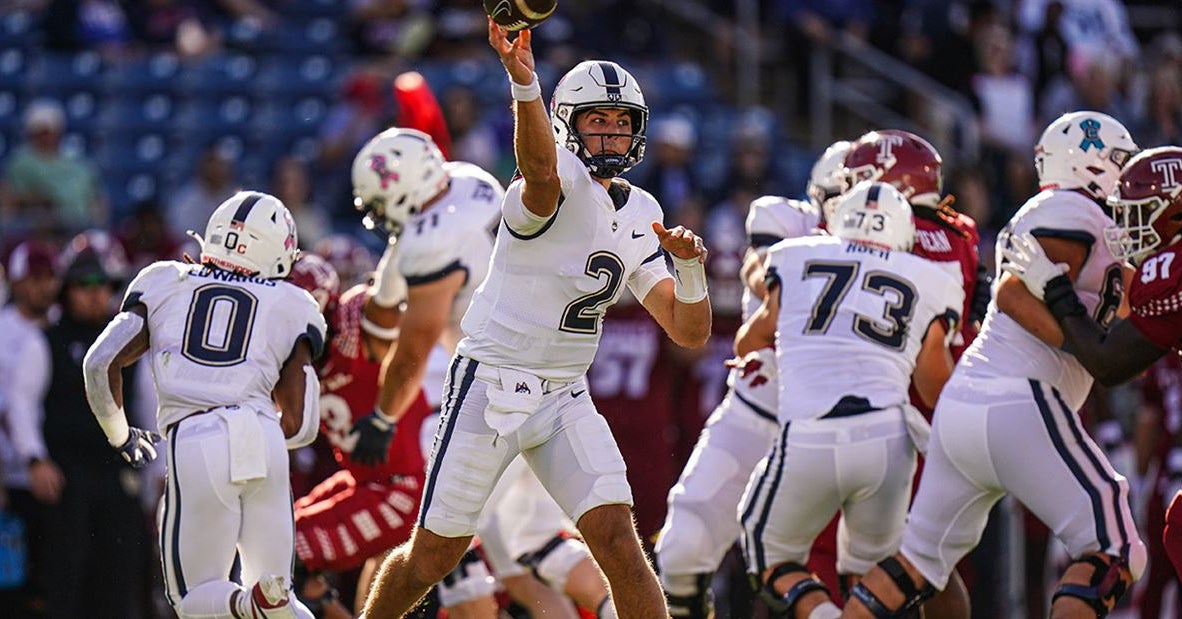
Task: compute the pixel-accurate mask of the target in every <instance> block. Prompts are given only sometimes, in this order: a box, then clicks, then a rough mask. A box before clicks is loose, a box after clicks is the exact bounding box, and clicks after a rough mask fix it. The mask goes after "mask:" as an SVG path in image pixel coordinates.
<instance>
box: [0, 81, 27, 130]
mask: <svg viewBox="0 0 1182 619" xmlns="http://www.w3.org/2000/svg"><path fill="white" fill-rule="evenodd" d="M21 114H22V109H21V100H20V98H19V97H18V96H17V94H16V93H15V92H13V91H11V90H0V131H11V132H13V134H14V135H19V134H20V131H21V124H22V122H21Z"/></svg>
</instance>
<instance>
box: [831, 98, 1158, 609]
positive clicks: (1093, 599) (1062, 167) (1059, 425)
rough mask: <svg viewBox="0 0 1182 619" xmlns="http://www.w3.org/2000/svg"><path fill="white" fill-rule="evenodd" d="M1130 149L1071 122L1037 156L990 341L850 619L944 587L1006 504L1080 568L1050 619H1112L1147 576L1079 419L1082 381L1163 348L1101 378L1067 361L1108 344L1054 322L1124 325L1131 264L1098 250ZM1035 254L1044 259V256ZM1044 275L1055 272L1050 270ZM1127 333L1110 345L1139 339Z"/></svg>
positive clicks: (1002, 261)
mask: <svg viewBox="0 0 1182 619" xmlns="http://www.w3.org/2000/svg"><path fill="white" fill-rule="evenodd" d="M1137 150H1138V148H1137V145H1136V143H1135V142H1133V139H1132V138H1131V137H1130V136H1129V132H1128V130H1127V129H1125V127H1124V126H1123V125H1121V124H1120V123H1119V122H1118V121H1117V120H1115V119H1113V118H1112V117H1110V116H1107V115H1105V114H1101V113H1098V112H1090V111H1080V112H1072V113H1069V114H1065V115H1063V116H1061V117H1059V118H1058V119H1056V120H1055V121H1053V122H1052V123H1051V124H1050V125H1049V126H1048V127H1047V128H1046V130H1045V131H1044V132H1043V134H1042V137H1041V138H1040V139H1039V142H1038V145H1037V146H1036V148H1035V166H1036V169H1037V173H1038V177H1039V184H1040V187H1041V191H1040V193H1038V194H1037V195H1035V196H1033V197H1032V198H1030V200H1028V201H1027V202H1026V204H1025V205H1024V206H1023V207H1022V208H1021V209H1019V211H1018V212H1017V213H1016V214H1015V215H1014V217H1013V218H1012V219H1011V220H1010V222H1009V224H1007V226H1006V228H1005V229H1004V230H1003V231H1002V234H1001V235H999V237H998V260H999V265H998V266H999V268H1002V269H1004V270H1006V271H1007V272H1010V274H1009V275H1003V276H1002V277H1001V278H1000V280H999V281H998V282H997V283H996V284H995V285H994V288H995V291H994V296H993V301H992V302H991V303H990V305H989V310H988V314H987V316H986V318H985V324H984V326H983V327H982V330H981V335H980V336H979V337H978V338H977V339H976V340H975V341H974V342H973V344H972V345H971V346H970V347H969V349H968V350H967V351H965V353H964V356H963V357H961V360H960V362H959V364H958V365H957V369H956V372H955V374H954V375H953V377H952V380H950V381H949V383H948V385H947V386H946V387H945V389H944V392H943V393H942V394H941V397H940V402H939V404H938V405H937V407H936V413H935V417H934V422H933V428H932V440H931V446H930V448H929V450H928V454H927V461H926V464H925V469H924V475H923V479H922V480H921V481H920V484H919V491H918V493H917V494H916V497H915V502H914V504H913V506H912V510H911V514H910V518H909V519H908V523H907V528H906V530H905V532H904V535H903V544H902V547H901V549H900V552H899V553H898V554H897V555H895V556H894V557H891V558H888V559H887V560H885V561H883V562H881V563H880V564H879V567H877V568H875V570H874V571H873V572H871V573H870V574H868V575H867V576H866V577H865V578H864V579H863V580H862V582H861V583H860V584H858V585H857V586H855V587H854V589H853V591H852V594H853V595H852V596H851V598H850V602H849V604H848V605H847V606H846V614H847V615H848V616H851V617H870V616H875V617H886V616H890V615H891V614H892V613H897V612H905V611H907V610H908V609H911V608H913V607H914V606H915V605H916V604H917V603H919V602H920V601H922V600H923V599H925V598H926V597H929V596H930V595H932V593H933V592H934V591H935V590H938V589H943V588H944V587H945V585H946V583H947V579H948V576H949V574H950V573H951V572H952V569H953V567H954V566H955V564H956V562H957V561H959V560H960V558H961V557H963V556H964V555H965V553H967V552H968V551H969V550H971V549H972V548H973V546H975V545H976V543H977V541H978V540H979V539H980V537H981V532H982V530H983V529H984V527H985V524H986V520H987V518H988V515H989V510H990V508H991V507H992V506H993V504H994V503H996V502H997V500H998V499H1000V498H1001V497H1002V496H1003V495H1004V494H1006V493H1007V492H1008V493H1012V494H1013V495H1014V497H1015V498H1017V499H1018V500H1019V501H1021V502H1022V503H1023V504H1024V505H1025V506H1026V507H1027V508H1028V509H1030V511H1031V512H1032V513H1033V514H1034V515H1035V516H1037V517H1038V518H1039V519H1040V520H1041V521H1043V522H1044V523H1046V524H1047V526H1048V527H1049V528H1050V529H1051V530H1052V531H1054V532H1055V534H1056V535H1057V536H1058V537H1059V539H1060V540H1062V541H1063V543H1064V544H1065V545H1066V546H1067V549H1068V552H1069V553H1070V555H1071V558H1072V560H1073V563H1072V564H1071V566H1069V567H1068V568H1067V570H1066V572H1065V573H1064V574H1063V577H1062V578H1061V579H1060V583H1059V587H1058V588H1057V590H1056V592H1055V594H1054V597H1053V602H1052V614H1054V615H1055V616H1080V617H1083V616H1093V615H1097V614H1098V615H1100V616H1104V615H1105V614H1106V613H1107V612H1108V611H1109V610H1111V609H1112V607H1113V605H1115V603H1116V601H1117V600H1118V599H1119V598H1120V596H1121V594H1123V593H1124V591H1125V590H1126V589H1127V588H1128V587H1129V586H1130V585H1131V584H1132V582H1133V580H1135V579H1136V578H1137V577H1138V576H1139V575H1140V573H1141V571H1142V570H1143V568H1144V566H1145V562H1146V556H1145V555H1146V553H1145V546H1144V544H1143V543H1142V542H1141V540H1140V539H1139V538H1138V537H1137V532H1136V529H1135V527H1134V524H1133V516H1132V513H1131V510H1130V507H1129V503H1128V490H1129V488H1128V482H1127V481H1126V480H1125V479H1124V478H1123V477H1121V476H1120V475H1118V474H1117V473H1116V472H1115V471H1114V470H1113V469H1112V466H1111V465H1110V464H1109V463H1108V460H1107V458H1106V457H1105V456H1104V454H1103V452H1102V451H1101V450H1100V448H1099V447H1098V446H1097V445H1096V443H1095V442H1094V441H1093V440H1092V439H1091V437H1089V436H1088V435H1087V433H1086V432H1085V430H1084V428H1083V427H1082V424H1081V422H1080V420H1079V418H1078V416H1077V414H1076V411H1077V410H1079V407H1080V406H1081V405H1082V404H1083V402H1084V399H1085V398H1086V397H1087V394H1088V392H1089V391H1090V389H1091V386H1092V380H1093V379H1092V375H1091V374H1090V373H1089V370H1091V372H1092V373H1095V375H1096V377H1097V378H1098V379H1099V380H1100V381H1101V382H1104V383H1109V382H1110V381H1111V380H1112V379H1113V378H1114V377H1126V378H1127V377H1128V376H1131V375H1132V372H1131V371H1130V368H1131V367H1132V366H1133V364H1130V363H1123V362H1119V360H1120V359H1125V358H1128V357H1132V358H1133V359H1134V360H1137V361H1142V360H1144V358H1145V357H1146V356H1149V355H1147V354H1146V351H1147V350H1150V349H1151V348H1158V347H1157V346H1156V345H1154V346H1152V347H1150V348H1146V347H1144V346H1142V347H1139V348H1137V349H1135V350H1136V352H1132V353H1131V354H1129V353H1126V354H1123V355H1115V354H1114V355H1110V356H1107V357H1104V358H1103V362H1096V363H1097V364H1096V365H1094V366H1093V365H1092V362H1093V359H1100V357H1095V358H1092V357H1090V356H1089V355H1088V354H1087V353H1080V354H1079V356H1078V357H1076V356H1072V354H1071V353H1070V352H1068V351H1079V350H1080V346H1086V345H1087V343H1093V344H1094V343H1095V342H1099V341H1103V339H1104V338H1103V337H1102V336H1097V337H1095V338H1094V339H1083V340H1081V339H1079V333H1080V332H1079V331H1075V332H1074V333H1072V331H1073V329H1072V328H1068V327H1060V325H1059V324H1057V323H1056V319H1055V318H1054V317H1053V316H1056V315H1057V316H1061V317H1063V318H1067V320H1068V322H1074V323H1086V324H1087V327H1088V328H1089V329H1090V330H1089V331H1087V333H1089V334H1092V335H1096V334H1103V333H1104V329H1105V328H1107V327H1108V326H1110V325H1111V324H1112V321H1113V320H1114V318H1115V317H1116V313H1117V310H1118V307H1119V305H1120V302H1121V297H1122V294H1121V293H1122V289H1123V284H1122V282H1123V279H1122V267H1121V264H1120V261H1122V260H1125V259H1126V258H1127V256H1126V255H1124V252H1123V250H1121V248H1120V247H1119V246H1118V247H1110V246H1109V244H1107V243H1103V242H1100V241H1101V240H1102V239H1104V238H1105V231H1106V230H1107V229H1108V228H1110V227H1112V225H1113V223H1112V219H1110V218H1109V217H1108V215H1107V214H1106V213H1105V211H1104V210H1103V208H1102V205H1103V204H1104V202H1105V200H1106V199H1107V198H1108V197H1109V196H1110V195H1113V193H1114V190H1116V188H1117V180H1118V178H1119V177H1120V175H1121V169H1122V168H1123V167H1124V166H1125V165H1126V164H1128V163H1129V160H1130V159H1131V158H1132V157H1133V155H1134V154H1135V153H1136V152H1137ZM1138 169H1141V166H1138ZM1145 169H1148V166H1145ZM1122 191H1123V189H1122ZM1118 195H1125V194H1124V193H1120V194H1118ZM1145 221H1152V220H1145ZM1113 249H1116V250H1118V251H1116V252H1114V251H1113ZM1041 252H1045V254H1046V255H1047V256H1049V259H1043V260H1040V259H1038V258H1039V257H1040V256H1041ZM1051 263H1061V264H1060V265H1059V266H1054V265H1052V266H1050V267H1049V268H1046V267H1047V265H1051ZM1027 266H1028V267H1029V268H1026V267H1027ZM1052 271H1053V275H1052V274H1051V272H1052ZM1013 272H1022V273H1024V275H1023V276H1022V279H1019V278H1018V277H1013V275H1012V273H1013ZM1058 276H1062V277H1061V278H1059V279H1055V281H1056V282H1057V284H1056V286H1054V291H1053V293H1052V294H1048V295H1047V297H1046V298H1047V300H1048V302H1049V303H1048V305H1049V306H1050V312H1048V307H1047V306H1046V305H1043V303H1042V302H1041V301H1040V300H1039V299H1040V298H1041V297H1042V296H1043V290H1044V288H1045V284H1046V283H1047V281H1048V280H1051V279H1054V277H1058ZM1023 280H1025V281H1026V285H1025V286H1024V285H1023V284H1022V282H1023ZM1064 284H1066V286H1064ZM1028 289H1029V290H1028ZM1072 290H1074V292H1072ZM1031 291H1036V292H1035V293H1034V294H1032V293H1031ZM1064 291H1068V292H1071V294H1066V293H1065V292H1064ZM1076 292H1078V294H1079V296H1078V297H1077V296H1076V294H1075V293H1076ZM1072 301H1073V302H1072ZM1064 312H1068V313H1070V316H1067V314H1064ZM1093 319H1094V322H1093ZM1065 324H1067V323H1065ZM1118 326H1119V328H1118V329H1114V330H1113V332H1112V335H1111V336H1109V338H1108V339H1109V340H1113V339H1114V337H1115V336H1117V335H1120V334H1124V335H1126V336H1127V335H1129V334H1131V333H1136V329H1135V328H1133V327H1125V326H1120V325H1118ZM1081 342H1083V343H1082V344H1081ZM1064 347H1066V349H1067V350H1063V348H1064ZM1112 350H1117V349H1115V348H1113V349H1112ZM1124 350H1128V349H1124ZM1159 350H1160V349H1159ZM1160 354H1161V353H1160V352H1158V353H1157V354H1156V356H1160ZM1156 356H1154V357H1153V358H1156ZM1148 362H1149V361H1148V360H1145V361H1144V364H1143V365H1141V364H1138V365H1137V371H1140V369H1144V367H1146V366H1147V365H1148ZM1114 368H1115V369H1114ZM1031 471H1037V472H1038V473H1037V474H1034V475H1032V474H1031ZM1060 613H1062V614H1061V615H1060Z"/></svg>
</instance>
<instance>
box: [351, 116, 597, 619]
mask: <svg viewBox="0 0 1182 619" xmlns="http://www.w3.org/2000/svg"><path fill="white" fill-rule="evenodd" d="M353 183H354V191H355V193H356V195H357V201H356V206H357V208H358V209H360V210H362V211H363V212H365V213H366V217H367V221H368V222H369V225H371V226H377V227H379V228H381V229H382V230H383V231H385V232H386V233H387V234H389V235H390V238H391V239H397V241H396V245H397V247H398V248H399V266H398V269H399V271H400V272H401V274H402V275H403V276H404V277H405V280H406V282H407V284H408V289H407V294H406V303H405V306H404V310H403V312H402V315H401V325H400V327H401V334H400V336H399V337H398V343H397V346H396V347H394V348H392V349H391V350H390V351H389V353H388V354H386V358H385V360H384V361H383V363H384V367H383V368H382V372H381V374H380V380H379V381H378V382H377V383H376V384H380V385H381V388H380V390H379V391H378V393H377V396H376V406H375V407H374V409H373V412H372V413H371V414H370V415H369V416H368V417H366V418H365V419H364V420H362V421H361V422H359V425H361V426H365V425H368V426H369V429H370V431H372V430H374V429H379V431H380V432H384V433H387V434H391V435H393V436H396V437H402V436H404V435H405V436H406V437H407V439H408V440H417V437H418V436H419V429H418V426H417V425H409V426H408V425H406V424H404V423H403V422H402V420H404V419H405V418H406V417H405V416H406V414H407V411H408V409H410V408H411V407H414V406H417V403H418V398H419V397H420V396H419V393H420V392H421V391H422V390H423V381H424V379H425V377H427V376H428V373H427V366H428V365H429V357H430V354H431V352H432V350H433V348H434V347H436V346H438V345H442V346H443V347H444V348H445V349H446V350H447V351H448V352H449V353H452V352H454V350H455V345H456V342H458V341H459V339H460V319H461V318H462V317H463V315H464V311H465V310H467V308H468V305H469V303H470V302H471V299H472V294H473V292H474V291H475V290H476V288H477V286H479V285H480V284H481V283H482V282H483V281H484V279H485V276H486V273H487V272H488V268H489V265H488V263H489V257H490V256H491V255H492V252H493V241H494V240H495V237H494V235H493V231H494V229H495V227H496V226H497V224H498V223H499V221H500V214H501V211H500V203H501V200H502V199H503V197H504V190H503V189H502V188H501V186H500V183H498V182H497V181H496V179H495V178H493V177H492V176H491V175H490V174H488V173H487V172H485V171H484V170H481V169H480V168H479V167H477V166H474V165H472V164H469V163H463V162H444V161H443V156H442V153H441V152H440V151H439V150H438V149H437V148H436V147H435V144H434V143H433V142H432V141H431V140H430V137H429V136H427V135H426V134H423V133H420V132H418V131H414V130H410V129H397V128H395V129H389V130H387V131H384V132H382V133H381V134H379V135H378V136H376V137H375V138H373V139H372V140H371V141H370V142H369V143H367V144H366V145H365V146H364V147H363V148H362V149H361V151H360V152H359V153H358V155H357V158H356V160H355V162H354V167H353ZM370 399H371V400H373V397H372V396H371V398H370ZM416 453H417V452H416ZM515 470H520V471H521V475H514V476H512V477H511V478H510V479H506V480H505V483H503V484H498V486H497V488H496V489H494V491H493V496H494V497H495V499H496V500H495V501H492V504H491V505H490V508H489V509H487V510H485V513H484V515H483V517H482V520H481V523H480V524H479V525H478V530H479V531H480V533H481V540H482V543H483V549H484V552H485V556H486V557H487V558H488V559H489V561H490V563H491V564H492V567H493V569H494V570H495V572H496V576H497V577H498V578H499V579H500V580H501V582H502V584H504V585H505V588H506V589H507V590H508V591H509V593H510V595H511V596H512V597H514V598H515V599H519V600H520V601H521V603H523V604H526V605H529V606H533V607H535V608H538V610H539V611H543V610H544V611H547V614H554V613H557V612H558V610H557V609H553V608H547V607H546V603H545V602H546V600H543V599H542V598H540V597H539V596H544V597H546V598H547V599H548V600H549V601H550V602H551V606H552V605H553V602H554V600H553V599H552V598H550V596H549V595H548V594H549V592H547V591H540V590H538V589H536V588H534V587H532V584H533V582H536V581H534V579H533V577H532V576H531V575H530V574H529V571H528V569H527V568H528V567H530V566H526V565H522V564H520V563H518V561H517V559H518V558H519V557H521V556H523V555H527V554H532V555H534V556H535V565H533V566H532V567H533V568H534V572H535V573H536V574H537V575H538V576H540V577H542V578H543V579H544V580H545V581H547V582H548V583H551V584H554V585H555V588H556V589H557V590H558V591H563V590H564V589H565V588H566V587H567V585H568V584H569V585H570V588H571V592H572V593H574V594H575V599H576V601H577V602H578V603H579V604H580V605H582V606H584V607H586V608H589V609H591V610H596V609H597V608H599V607H600V606H603V605H604V603H605V601H606V599H607V597H608V596H607V590H606V588H605V587H604V586H603V585H602V580H601V579H600V578H599V577H598V573H597V571H596V569H595V566H594V563H593V562H592V561H591V559H590V555H589V553H588V552H587V550H586V548H585V547H584V546H583V545H582V543H581V542H578V541H576V540H565V539H563V540H558V541H557V542H555V543H554V544H549V545H548V543H549V542H550V541H551V539H552V537H553V536H554V535H555V534H557V533H558V532H559V531H560V530H561V529H562V527H563V519H564V518H563V516H562V513H561V510H560V509H559V508H558V506H557V505H556V504H554V502H553V500H552V499H551V498H550V497H549V496H548V495H546V493H545V490H544V489H542V488H541V487H540V485H539V484H538V482H537V481H536V479H532V477H533V474H532V473H531V472H530V471H529V469H528V467H524V466H521V467H519V468H518V469H515ZM527 503H528V504H530V505H533V509H528V508H527V505H526V504H527ZM407 524H408V526H409V523H407ZM405 539H406V538H405V537H402V538H401V539H399V540H398V542H401V541H404V540H405ZM390 547H393V544H391V545H390V546H387V548H390ZM476 561H477V559H476V558H475V556H474V555H473V556H472V557H470V561H469V563H470V567H471V568H472V569H476V570H479V569H482V568H483V566H479V565H476V564H475V563H476ZM377 563H378V561H376V560H375V561H371V562H369V564H368V565H367V567H366V570H365V572H364V577H363V581H362V584H363V585H364V586H362V587H360V588H359V590H360V591H367V590H368V586H367V585H368V580H369V578H370V577H372V573H373V570H374V569H375V568H376V567H377ZM468 571H470V570H468ZM572 571H574V572H577V574H579V575H581V576H577V577H575V578H568V576H570V574H571V572H572ZM461 580H464V579H461V578H459V577H458V576H457V575H456V574H454V573H453V575H452V577H450V578H448V579H445V581H444V586H443V587H442V588H441V594H442V595H443V597H444V598H446V599H445V600H444V605H445V606H448V607H449V609H450V610H452V611H453V614H454V612H455V608H454V606H455V604H449V603H448V602H449V601H455V602H466V601H469V600H475V599H476V598H479V597H483V596H484V595H487V594H491V593H492V589H491V588H488V587H486V586H478V584H477V583H478V582H483V583H488V582H490V580H489V579H487V578H482V579H479V580H478V579H469V580H468V581H467V582H465V583H460V582H459V581H461ZM527 592H530V593H527ZM558 604H559V605H561V600H559V602H558ZM609 606H610V605H609Z"/></svg>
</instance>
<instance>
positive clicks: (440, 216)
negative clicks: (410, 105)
mask: <svg viewBox="0 0 1182 619" xmlns="http://www.w3.org/2000/svg"><path fill="white" fill-rule="evenodd" d="M444 169H446V170H447V173H448V176H449V178H450V180H451V183H450V185H449V186H448V189H447V193H445V194H444V195H443V197H442V198H440V200H439V201H438V202H436V203H435V204H433V205H432V206H431V208H429V209H427V210H426V211H424V212H422V213H419V214H417V215H415V216H414V217H413V218H411V220H410V221H409V222H408V223H407V224H406V227H405V228H404V231H403V233H402V236H401V237H399V239H398V243H399V244H400V245H401V246H402V248H401V258H400V266H399V269H400V270H401V272H402V275H403V276H404V277H406V282H407V285H408V286H412V287H413V286H419V285H424V284H430V283H432V282H436V281H439V280H440V279H443V278H445V277H447V276H448V275H451V274H452V273H455V272H457V271H460V272H463V273H464V285H463V286H462V287H461V288H460V291H459V293H458V294H457V295H456V298H455V301H454V302H453V303H452V310H451V316H450V319H449V324H450V327H449V328H448V330H447V332H445V334H444V339H445V340H446V341H447V342H448V346H449V347H454V346H455V343H456V342H457V341H458V340H459V338H460V329H459V326H460V318H462V317H463V315H464V310H466V309H467V308H468V303H469V302H470V301H471V300H472V294H473V293H474V292H475V290H476V288H477V286H479V285H480V283H481V282H483V281H484V278H485V276H486V275H487V274H488V259H489V256H491V255H492V248H493V241H494V235H495V234H496V233H495V229H496V225H497V223H498V221H499V219H500V215H501V201H502V200H503V199H504V196H505V190H504V189H503V188H502V187H501V184H500V183H499V182H497V180H496V179H495V178H493V176H492V175H490V174H489V173H487V172H485V171H484V170H482V169H480V168H479V167H477V166H475V165H472V164H470V163H463V162H450V163H446V164H444Z"/></svg>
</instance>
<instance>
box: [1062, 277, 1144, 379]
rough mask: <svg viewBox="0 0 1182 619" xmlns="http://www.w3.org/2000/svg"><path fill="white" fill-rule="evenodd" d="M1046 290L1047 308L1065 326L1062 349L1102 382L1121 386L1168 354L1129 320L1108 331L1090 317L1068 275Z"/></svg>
mask: <svg viewBox="0 0 1182 619" xmlns="http://www.w3.org/2000/svg"><path fill="white" fill-rule="evenodd" d="M1045 293H1046V294H1045V300H1046V303H1047V307H1048V308H1050V310H1051V314H1053V315H1054V316H1055V320H1057V321H1058V322H1059V326H1060V327H1062V328H1063V350H1065V351H1067V352H1069V353H1071V354H1072V355H1074V356H1075V358H1076V359H1078V360H1079V362H1080V363H1081V364H1083V366H1084V368H1085V369H1087V371H1088V373H1089V374H1091V375H1092V376H1093V377H1094V378H1095V379H1096V380H1097V381H1098V382H1099V383H1100V384H1101V385H1104V386H1105V387H1111V386H1113V385H1119V384H1121V383H1123V382H1125V381H1127V380H1129V379H1130V378H1133V377H1134V376H1136V375H1138V374H1140V373H1141V372H1144V371H1145V370H1146V369H1148V368H1149V366H1151V365H1153V362H1154V361H1157V360H1158V359H1160V358H1161V357H1162V355H1165V354H1166V351H1165V350H1164V349H1162V348H1159V347H1158V346H1157V345H1156V344H1154V343H1153V342H1150V341H1149V340H1148V339H1146V338H1145V336H1144V335H1142V334H1141V332H1140V331H1138V330H1137V327H1135V326H1133V323H1131V322H1129V321H1127V320H1121V319H1118V320H1116V322H1114V323H1112V326H1111V327H1110V328H1109V329H1108V330H1107V331H1105V330H1104V328H1103V327H1101V326H1100V325H1099V324H1097V323H1096V321H1095V320H1093V319H1092V317H1091V316H1088V314H1087V311H1086V310H1085V308H1084V306H1083V303H1080V301H1079V297H1077V296H1076V294H1075V289H1074V288H1073V287H1072V286H1071V280H1070V279H1068V278H1067V276H1066V275H1060V276H1059V277H1056V278H1054V279H1052V280H1051V281H1049V282H1047V287H1046V290H1045Z"/></svg>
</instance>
